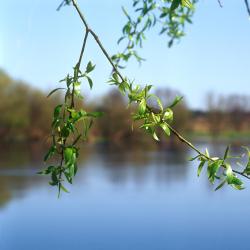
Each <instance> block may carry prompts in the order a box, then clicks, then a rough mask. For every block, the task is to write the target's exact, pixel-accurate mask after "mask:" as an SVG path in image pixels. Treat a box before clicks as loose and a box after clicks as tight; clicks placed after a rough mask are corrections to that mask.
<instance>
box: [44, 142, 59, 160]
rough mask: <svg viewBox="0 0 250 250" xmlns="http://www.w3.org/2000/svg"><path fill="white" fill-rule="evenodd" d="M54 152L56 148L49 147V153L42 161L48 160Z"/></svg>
mask: <svg viewBox="0 0 250 250" xmlns="http://www.w3.org/2000/svg"><path fill="white" fill-rule="evenodd" d="M55 152H56V146H55V145H53V146H51V147H50V149H49V151H48V152H47V154H46V155H45V156H44V161H47V160H49V159H50V158H51V157H52V156H53V155H54V154H55Z"/></svg>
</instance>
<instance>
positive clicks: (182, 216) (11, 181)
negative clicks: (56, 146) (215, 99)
mask: <svg viewBox="0 0 250 250" xmlns="http://www.w3.org/2000/svg"><path fill="white" fill-rule="evenodd" d="M200 147H201V148H205V147H209V148H211V150H213V149H214V150H216V151H218V150H221V147H216V148H214V147H213V146H211V145H200ZM22 150H24V151H25V153H23V152H22ZM22 150H21V149H11V148H9V149H5V150H4V151H3V150H1V152H2V157H1V162H0V249H1V250H19V249H21V250H22V249H25V250H40V249H46V250H47V249H53V250H56V249H58V250H64V249H87V250H89V249H90V250H92V249H100V250H101V249H105V250H106V249H107V250H113V249H114V250H123V249H126V250H140V249H143V250H147V249H150V250H151V249H152V250H158V249H159V250H160V249H170V250H171V249H199V250H200V249H220V250H221V249H227V250H228V249H250V245H249V231H250V199H249V197H250V182H249V183H247V184H246V186H247V189H246V190H244V191H234V190H232V189H231V188H227V187H226V188H224V189H222V190H220V191H218V192H214V191H213V187H211V186H210V184H209V183H208V181H207V179H206V177H205V173H204V174H203V175H202V176H201V177H200V178H197V177H196V169H197V168H196V163H190V162H187V160H186V159H187V158H188V157H189V156H190V154H191V153H190V152H183V151H182V153H180V152H179V153H178V152H167V151H161V152H146V151H143V150H139V149H138V150H130V151H124V150H121V149H116V150H114V149H113V150H110V151H108V150H104V148H98V149H84V152H83V158H82V159H81V165H82V166H81V168H80V170H79V173H78V175H77V177H76V181H75V184H74V185H73V186H71V187H69V189H70V191H71V193H70V194H64V195H63V197H62V198H60V199H57V197H56V190H54V189H53V188H52V187H50V186H48V184H47V181H48V180H47V179H46V177H38V176H36V175H35V173H36V171H37V169H38V168H39V167H41V166H42V163H40V162H39V161H38V159H39V157H40V155H41V151H40V150H39V149H36V148H35V149H33V148H32V150H30V149H27V148H25V147H22ZM30 151H32V152H30Z"/></svg>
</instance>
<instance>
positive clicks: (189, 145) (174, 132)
mask: <svg viewBox="0 0 250 250" xmlns="http://www.w3.org/2000/svg"><path fill="white" fill-rule="evenodd" d="M167 125H168V127H169V129H170V130H171V132H172V133H173V134H174V135H175V136H176V137H177V138H178V139H179V140H180V141H181V142H183V143H184V144H186V145H187V146H188V147H189V148H191V149H193V150H194V151H195V152H196V153H198V154H199V155H200V156H202V157H204V158H206V159H207V160H209V161H212V162H214V161H215V160H214V159H213V158H211V157H209V156H208V155H206V154H204V153H202V152H201V151H200V150H199V149H198V148H196V147H195V146H194V145H193V144H192V143H191V142H189V141H188V140H187V139H185V138H184V137H183V136H182V135H181V134H179V132H177V131H176V130H175V129H174V128H173V127H171V126H170V125H169V124H167ZM222 167H224V168H226V165H225V164H223V165H222ZM232 171H233V172H234V173H236V174H239V175H241V176H243V177H245V178H247V179H250V177H249V176H247V175H245V174H244V173H243V172H240V171H237V170H234V169H232Z"/></svg>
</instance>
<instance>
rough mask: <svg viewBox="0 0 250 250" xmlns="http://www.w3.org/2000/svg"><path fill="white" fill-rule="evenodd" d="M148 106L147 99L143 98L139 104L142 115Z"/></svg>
mask: <svg viewBox="0 0 250 250" xmlns="http://www.w3.org/2000/svg"><path fill="white" fill-rule="evenodd" d="M146 108H147V104H146V100H145V99H142V100H141V102H140V104H139V110H138V112H139V114H140V115H143V114H145V112H146Z"/></svg>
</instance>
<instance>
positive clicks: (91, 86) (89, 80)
mask: <svg viewBox="0 0 250 250" xmlns="http://www.w3.org/2000/svg"><path fill="white" fill-rule="evenodd" d="M86 78H87V80H88V83H89V87H90V89H92V88H93V81H92V79H91V78H90V77H89V76H86Z"/></svg>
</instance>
